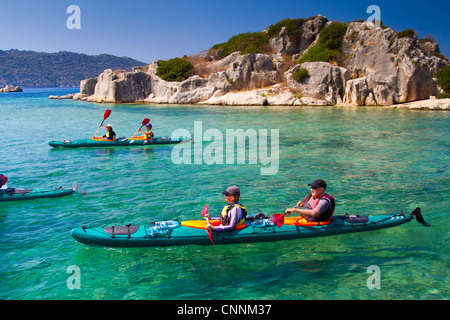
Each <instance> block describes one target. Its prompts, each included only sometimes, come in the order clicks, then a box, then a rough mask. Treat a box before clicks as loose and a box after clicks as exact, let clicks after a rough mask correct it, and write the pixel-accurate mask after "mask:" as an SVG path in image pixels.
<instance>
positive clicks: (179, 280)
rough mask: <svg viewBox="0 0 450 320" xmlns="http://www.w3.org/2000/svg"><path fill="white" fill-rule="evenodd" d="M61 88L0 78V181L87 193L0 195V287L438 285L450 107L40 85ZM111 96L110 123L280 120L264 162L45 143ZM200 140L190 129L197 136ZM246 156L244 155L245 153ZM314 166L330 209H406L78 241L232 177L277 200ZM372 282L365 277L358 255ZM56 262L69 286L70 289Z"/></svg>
mask: <svg viewBox="0 0 450 320" xmlns="http://www.w3.org/2000/svg"><path fill="white" fill-rule="evenodd" d="M75 91H76V90H72V89H28V90H25V92H24V93H10V94H0V114H1V117H0V119H1V128H2V130H1V132H2V133H1V134H2V143H1V145H0V172H1V173H4V174H5V175H6V176H8V177H9V181H8V186H10V187H23V188H25V187H29V188H52V187H58V186H63V187H65V188H69V187H71V185H72V182H74V181H76V182H78V183H79V184H80V185H81V186H82V187H83V188H84V189H85V190H86V192H88V194H89V195H88V196H82V195H80V194H75V195H73V196H68V197H63V198H57V199H38V200H33V201H28V202H25V201H23V202H2V203H1V204H0V235H1V237H0V250H1V255H0V259H1V260H0V281H1V285H0V299H176V300H181V299H275V300H279V299H283V300H284V299H285V300H290V299H448V298H450V295H449V246H448V240H449V229H448V227H449V222H450V219H449V217H448V211H449V208H450V197H449V195H450V180H449V155H450V130H449V128H450V113H448V112H431V111H409V110H386V109H376V108H339V107H298V108H297V107H295V108H293V107H219V106H214V107H210V106H166V105H138V104H132V105H110V104H93V103H86V102H80V101H72V100H60V101H58V100H48V99H47V97H48V95H50V94H57V95H62V94H65V93H70V92H75ZM107 108H110V109H111V110H112V114H111V116H110V117H109V119H108V120H107V121H106V122H105V123H111V124H112V125H113V127H114V130H115V132H116V133H117V135H118V136H130V135H131V134H133V133H134V132H135V131H136V130H137V129H138V128H139V126H140V124H141V122H142V120H143V119H144V118H145V117H149V118H151V122H152V124H153V129H154V132H155V135H156V136H170V135H171V133H172V131H173V130H175V129H177V128H185V129H188V130H189V131H190V132H193V131H194V121H202V126H203V130H207V129H219V130H220V131H221V132H223V133H224V134H225V132H226V129H238V128H242V129H244V130H247V129H252V128H253V129H269V131H270V129H279V170H278V172H277V173H276V174H275V175H261V173H260V169H261V167H263V166H262V165H261V163H259V162H258V163H257V164H249V163H248V161H247V162H246V163H245V164H228V165H227V164H213V165H207V164H205V163H202V164H196V165H194V164H192V165H188V164H181V165H175V164H174V163H173V162H172V160H171V153H172V147H171V146H158V147H127V148H105V149H101V148H83V149H72V150H68V149H65V150H62V149H61V150H57V149H52V148H51V147H50V146H49V145H48V141H50V140H52V139H55V140H63V139H79V138H88V137H90V136H92V135H93V134H94V132H95V131H96V129H97V127H98V124H99V123H100V121H101V120H102V118H103V113H104V111H105V110H106V109H107ZM207 146H208V143H205V142H204V145H203V147H207ZM247 160H248V159H247ZM316 178H322V179H324V180H326V181H327V182H328V189H327V191H328V193H330V194H332V195H334V196H335V197H336V199H337V208H336V214H344V213H346V212H348V213H350V214H370V215H376V214H386V213H394V212H401V211H402V212H407V213H409V212H411V211H412V210H413V209H414V208H416V207H418V206H419V207H420V208H421V209H422V212H423V214H424V217H425V220H426V221H427V222H429V223H430V224H431V225H432V226H431V227H430V228H426V227H423V226H422V225H420V224H418V223H416V222H411V223H408V224H405V225H402V226H399V227H396V228H391V229H384V230H379V231H374V232H366V233H359V234H347V235H338V236H331V237H323V238H311V239H299V240H292V241H280V242H271V243H257V244H252V243H249V244H238V245H224V246H208V247H203V246H193V245H191V246H184V247H173V248H127V249H121V248H114V249H112V248H103V247H87V246H84V245H82V244H80V243H78V242H76V241H75V240H73V239H72V238H71V236H70V230H71V229H72V228H74V227H77V226H80V225H86V226H91V227H94V226H111V225H123V224H128V223H133V224H141V223H147V222H150V221H158V220H164V219H178V220H183V219H198V218H200V212H201V210H202V208H203V207H204V205H205V204H206V203H208V204H209V208H210V212H213V213H214V212H217V213H219V211H220V210H221V208H222V207H223V205H225V202H224V200H223V196H222V195H221V194H220V192H221V191H222V190H223V189H224V188H225V187H227V186H228V185H232V184H235V185H238V186H239V187H240V188H241V193H242V196H241V202H242V203H243V204H245V205H246V206H247V208H248V209H249V211H250V214H252V213H258V212H266V213H267V214H272V213H280V212H283V211H284V208H286V207H288V206H293V205H295V203H296V202H297V201H298V200H299V199H300V198H303V197H304V196H305V195H306V193H307V192H308V191H309V190H308V188H307V183H309V182H311V181H312V180H314V179H316ZM372 265H376V266H378V267H379V268H380V272H381V273H380V279H381V288H380V289H372V290H370V289H369V288H368V287H367V281H368V278H369V277H370V276H371V273H368V272H367V269H368V267H369V266H372ZM70 266H78V267H79V269H80V278H79V280H80V284H81V287H80V289H73V290H70V289H69V288H68V286H67V281H68V278H69V276H71V273H67V269H68V267H70Z"/></svg>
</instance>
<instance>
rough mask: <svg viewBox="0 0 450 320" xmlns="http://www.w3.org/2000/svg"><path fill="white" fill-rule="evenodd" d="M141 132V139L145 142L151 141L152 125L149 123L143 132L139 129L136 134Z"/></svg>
mask: <svg viewBox="0 0 450 320" xmlns="http://www.w3.org/2000/svg"><path fill="white" fill-rule="evenodd" d="M139 131H140V132H142V133H143V136H142V137H143V138H145V139H146V140H152V139H153V136H154V134H153V131H152V125H151V124H150V123H148V124H146V125H145V131H143V130H141V129H139V130H138V132H139Z"/></svg>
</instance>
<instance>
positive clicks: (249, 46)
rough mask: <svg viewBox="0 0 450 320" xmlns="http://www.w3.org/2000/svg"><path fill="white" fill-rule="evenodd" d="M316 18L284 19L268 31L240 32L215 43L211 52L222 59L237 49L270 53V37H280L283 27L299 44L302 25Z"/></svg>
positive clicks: (293, 40) (245, 51) (243, 52)
mask: <svg viewBox="0 0 450 320" xmlns="http://www.w3.org/2000/svg"><path fill="white" fill-rule="evenodd" d="M314 18H315V17H310V18H308V19H284V20H281V21H279V22H277V23H276V24H273V25H271V26H270V27H269V28H267V32H266V31H261V32H247V33H240V34H238V35H235V36H233V37H231V38H230V39H229V40H228V41H227V42H224V43H219V44H216V45H214V46H213V47H212V48H211V50H210V54H211V55H213V56H216V57H217V58H219V59H222V58H224V57H226V56H228V55H230V54H232V53H233V52H236V51H240V53H241V54H249V53H269V52H270V44H269V40H270V38H272V37H278V35H279V34H280V31H281V29H282V28H283V27H285V28H286V29H285V30H286V34H287V35H288V37H289V39H290V40H291V41H292V42H294V43H296V44H299V43H300V41H301V37H302V28H301V27H302V26H303V24H304V23H305V22H306V21H308V20H312V19H314Z"/></svg>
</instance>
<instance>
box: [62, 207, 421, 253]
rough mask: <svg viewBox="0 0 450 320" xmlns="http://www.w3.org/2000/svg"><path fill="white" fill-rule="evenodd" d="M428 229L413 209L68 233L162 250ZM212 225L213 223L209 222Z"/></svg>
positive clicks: (86, 239) (79, 238) (81, 238)
mask: <svg viewBox="0 0 450 320" xmlns="http://www.w3.org/2000/svg"><path fill="white" fill-rule="evenodd" d="M414 217H416V220H417V221H418V222H421V223H422V224H424V225H428V224H427V223H426V222H425V221H424V220H423V217H422V215H421V213H420V209H419V208H417V209H415V210H414V211H413V212H412V213H411V214H403V213H401V214H393V215H376V216H359V215H358V216H352V215H342V216H334V217H333V219H332V221H330V222H321V223H317V222H315V223H311V222H305V221H304V219H302V218H301V217H288V218H286V219H285V222H284V224H283V225H282V226H281V227H277V226H276V225H275V224H274V223H273V222H272V221H271V220H270V219H268V218H267V217H266V218H263V219H254V220H253V221H251V220H247V221H246V225H245V226H244V227H243V228H239V230H234V231H232V232H215V231H212V232H211V236H212V237H211V238H210V237H209V236H208V234H207V233H206V230H205V227H206V221H205V220H192V221H183V222H178V221H161V222H154V223H151V224H148V225H125V226H118V227H117V226H113V227H105V228H101V227H98V228H87V227H84V226H82V227H80V228H75V229H73V230H72V231H71V235H72V237H73V238H74V239H76V240H77V241H79V242H81V243H84V244H86V245H97V246H106V247H160V246H161V247H162V246H183V245H189V244H194V245H211V244H213V242H214V244H234V243H251V242H268V241H279V240H292V239H299V238H309V237H320V236H329V235H336V234H343V233H353V232H361V231H371V230H377V229H382V228H389V227H395V226H398V225H401V224H403V223H406V222H409V221H411V220H412V219H413V218H414ZM212 223H213V221H212Z"/></svg>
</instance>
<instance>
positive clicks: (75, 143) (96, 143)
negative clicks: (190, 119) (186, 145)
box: [48, 137, 191, 148]
mask: <svg viewBox="0 0 450 320" xmlns="http://www.w3.org/2000/svg"><path fill="white" fill-rule="evenodd" d="M189 141H191V139H190V138H184V139H183V138H180V139H171V138H169V137H157V138H153V139H152V140H145V139H139V138H125V137H123V138H118V139H115V140H106V139H79V140H63V141H56V140H52V141H50V142H49V143H48V144H49V145H50V146H52V147H54V148H81V147H129V146H151V145H162V144H177V143H181V142H189Z"/></svg>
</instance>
